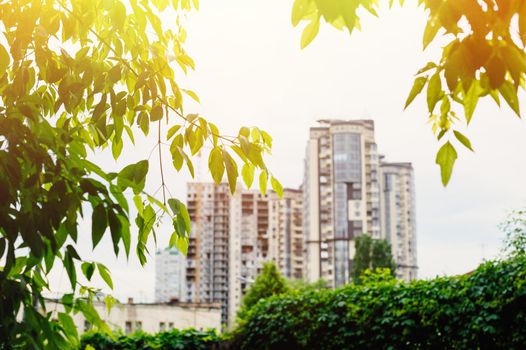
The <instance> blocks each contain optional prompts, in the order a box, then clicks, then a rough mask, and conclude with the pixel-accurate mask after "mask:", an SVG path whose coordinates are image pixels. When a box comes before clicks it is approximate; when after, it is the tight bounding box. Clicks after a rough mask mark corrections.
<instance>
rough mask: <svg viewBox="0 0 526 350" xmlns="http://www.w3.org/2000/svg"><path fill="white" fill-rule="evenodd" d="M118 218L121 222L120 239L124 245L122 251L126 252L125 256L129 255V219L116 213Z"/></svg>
mask: <svg viewBox="0 0 526 350" xmlns="http://www.w3.org/2000/svg"><path fill="white" fill-rule="evenodd" d="M118 218H119V220H120V222H121V239H122V244H123V245H124V251H125V252H126V257H129V255H130V244H131V235H130V221H129V220H128V218H127V217H125V216H123V215H118Z"/></svg>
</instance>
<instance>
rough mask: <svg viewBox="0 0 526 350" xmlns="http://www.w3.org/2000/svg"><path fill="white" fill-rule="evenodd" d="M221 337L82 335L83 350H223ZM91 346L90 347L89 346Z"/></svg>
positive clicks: (179, 333)
mask: <svg viewBox="0 0 526 350" xmlns="http://www.w3.org/2000/svg"><path fill="white" fill-rule="evenodd" d="M221 340H222V338H221V336H220V335H218V334H217V333H216V332H215V330H208V331H197V330H195V329H184V330H177V329H174V330H171V331H167V332H161V333H157V334H148V333H144V332H136V333H133V334H130V335H123V334H121V335H118V334H116V335H114V336H113V337H110V336H109V335H107V334H103V333H95V332H88V333H85V334H84V335H82V338H81V346H80V348H81V349H86V348H88V349H89V346H91V347H92V348H93V349H96V350H150V349H195V350H205V349H221V348H223V346H221V343H220V342H221ZM88 345H89V346H88Z"/></svg>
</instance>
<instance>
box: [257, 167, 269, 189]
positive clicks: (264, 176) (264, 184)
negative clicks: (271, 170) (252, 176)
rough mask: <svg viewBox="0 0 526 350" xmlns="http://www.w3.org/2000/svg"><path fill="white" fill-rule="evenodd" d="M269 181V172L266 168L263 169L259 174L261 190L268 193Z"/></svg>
mask: <svg viewBox="0 0 526 350" xmlns="http://www.w3.org/2000/svg"><path fill="white" fill-rule="evenodd" d="M267 183H268V173H267V171H266V170H263V171H261V174H259V190H260V191H261V193H263V194H267Z"/></svg>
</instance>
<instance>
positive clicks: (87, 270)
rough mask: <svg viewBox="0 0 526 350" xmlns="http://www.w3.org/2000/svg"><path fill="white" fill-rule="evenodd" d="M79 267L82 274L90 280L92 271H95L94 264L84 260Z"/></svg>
mask: <svg viewBox="0 0 526 350" xmlns="http://www.w3.org/2000/svg"><path fill="white" fill-rule="evenodd" d="M81 269H82V273H83V274H84V276H86V278H87V279H88V281H90V280H91V276H93V272H95V265H93V263H89V262H84V263H82V265H81Z"/></svg>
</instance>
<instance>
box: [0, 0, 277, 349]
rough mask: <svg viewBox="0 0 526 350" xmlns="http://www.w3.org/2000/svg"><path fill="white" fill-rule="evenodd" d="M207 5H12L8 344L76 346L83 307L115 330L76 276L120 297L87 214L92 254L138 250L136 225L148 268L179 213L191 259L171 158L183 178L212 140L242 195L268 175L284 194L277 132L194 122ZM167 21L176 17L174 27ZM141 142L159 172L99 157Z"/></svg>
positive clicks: (176, 237)
mask: <svg viewBox="0 0 526 350" xmlns="http://www.w3.org/2000/svg"><path fill="white" fill-rule="evenodd" d="M198 6H199V3H198V1H197V0H192V1H190V0H180V1H179V0H173V1H168V0H152V1H144V0H141V1H138V0H130V1H127V2H123V1H120V0H38V1H35V0H15V1H1V2H0V23H1V28H2V33H1V34H0V258H1V259H2V260H1V261H2V265H3V266H2V268H1V270H0V291H1V293H0V318H1V319H2V325H1V326H0V339H2V341H3V342H5V343H6V344H9V346H11V347H15V348H16V347H23V348H43V347H46V348H60V349H62V348H68V347H72V346H74V345H75V344H76V343H77V337H76V330H75V327H74V325H73V322H72V319H71V317H70V315H69V312H70V311H72V312H82V313H83V314H84V315H85V317H86V319H87V320H88V321H89V322H91V323H92V324H93V325H94V326H95V327H98V328H101V329H107V326H105V324H104V323H103V322H102V320H101V319H100V317H99V316H98V315H97V313H96V312H95V310H94V308H93V307H92V305H91V300H92V299H93V298H94V296H95V294H96V290H94V289H93V288H91V287H90V286H86V285H81V283H80V282H79V279H78V278H77V276H78V275H79V274H83V275H84V276H85V278H86V279H87V280H88V281H89V280H91V278H92V277H93V275H94V274H95V273H96V272H98V274H99V275H100V276H101V277H102V279H103V280H104V281H105V282H106V283H107V284H108V286H109V287H110V288H113V283H112V280H111V275H110V271H109V270H108V268H107V267H106V266H104V265H103V264H101V263H98V262H96V261H92V260H90V258H89V256H84V257H81V256H80V255H79V253H78V251H77V250H78V249H77V248H78V247H77V240H78V226H79V222H80V220H81V218H83V217H91V225H92V226H91V238H92V245H93V248H95V247H96V246H97V245H98V244H99V242H100V241H101V240H102V239H107V240H111V242H112V243H113V248H114V252H115V255H118V254H122V253H124V254H125V255H126V256H128V255H129V254H130V250H131V242H132V238H131V233H132V232H135V230H136V231H137V232H138V233H137V246H136V249H135V250H136V254H137V256H138V258H139V260H140V262H141V263H142V264H144V263H145V262H146V259H147V255H148V251H147V249H146V246H147V242H148V240H149V238H150V237H151V236H152V235H153V236H154V237H155V230H154V227H155V225H154V224H155V223H156V222H157V220H159V218H160V217H162V216H164V217H169V218H170V219H171V220H172V222H173V234H172V235H171V239H170V245H172V246H177V247H178V248H179V249H180V250H181V251H183V252H185V251H186V247H187V244H188V235H189V231H190V219H189V215H188V212H187V209H186V207H185V205H184V204H183V203H182V202H181V201H180V200H178V199H177V198H170V196H169V191H168V189H167V187H166V182H165V178H164V175H163V162H162V159H161V158H162V157H163V154H164V151H165V150H166V151H167V153H168V152H169V156H171V160H172V164H173V167H174V168H175V170H177V171H181V170H182V168H183V166H186V168H187V169H188V171H189V172H190V173H191V174H192V175H193V174H194V167H193V163H192V156H194V155H195V154H196V153H197V152H199V151H200V150H201V149H202V148H203V147H204V146H205V145H206V147H208V148H210V149H211V152H210V157H209V169H210V172H211V174H212V177H213V179H214V180H215V181H216V182H220V181H221V180H222V178H223V176H226V178H227V179H228V183H229V184H230V189H231V190H232V191H234V190H235V187H236V183H237V179H238V176H239V174H240V173H241V175H242V178H243V180H244V182H245V183H246V185H247V186H248V187H250V186H251V185H252V182H253V180H254V177H255V175H256V174H257V175H258V176H259V186H260V188H261V190H262V191H263V192H265V191H266V189H267V184H268V183H269V182H270V184H271V186H272V188H273V189H274V190H275V191H276V192H278V193H281V185H280V184H279V182H278V181H277V180H276V179H275V178H274V177H273V176H272V175H271V173H270V171H269V170H268V168H267V166H266V164H265V162H264V159H263V157H264V155H265V154H266V153H268V152H269V151H270V149H271V147H272V138H271V137H270V135H269V134H268V133H266V132H265V131H263V130H260V129H258V128H255V127H254V128H248V127H242V128H240V130H239V133H238V134H237V135H235V136H224V135H222V134H221V133H220V131H219V129H218V127H217V126H216V125H214V124H213V123H210V122H208V121H207V120H206V119H205V118H203V117H201V116H199V115H196V114H187V113H185V109H184V105H185V103H184V101H185V100H186V98H190V99H193V100H196V101H199V98H198V95H197V94H196V93H195V92H193V91H191V90H188V89H184V88H183V87H182V86H180V84H179V83H178V81H179V80H178V79H177V77H180V76H181V75H182V74H186V73H187V72H189V71H191V70H193V69H194V61H193V60H192V58H191V57H190V56H189V55H188V53H187V52H186V51H185V49H184V43H185V39H186V31H185V29H184V28H183V26H182V25H181V21H180V17H181V16H183V15H185V13H186V12H188V11H190V10H192V9H194V8H197V7H198ZM161 16H163V17H164V16H169V17H170V18H172V19H173V20H172V21H170V25H169V26H166V22H163V21H162V20H161ZM138 133H142V134H144V135H148V134H153V135H154V137H155V138H156V139H157V145H156V148H157V150H158V157H159V163H158V165H157V164H151V163H150V162H149V160H148V159H144V160H141V161H139V162H137V163H134V164H125V166H124V167H122V169H121V170H120V171H118V172H108V171H107V170H105V169H103V168H102V167H101V166H100V165H99V164H95V163H94V162H92V161H90V160H89V158H90V156H91V155H92V154H95V153H99V152H100V151H102V150H104V149H109V150H111V153H112V155H113V157H114V158H115V159H119V157H120V156H121V153H122V150H123V148H124V147H133V143H134V139H135V136H136V135H137V134H138ZM147 156H148V155H147V154H145V158H146V157H147ZM238 164H239V165H238ZM152 166H159V167H160V174H161V177H160V179H158V183H159V186H158V187H159V189H158V191H157V192H156V193H158V195H155V194H152V193H147V192H146V191H145V183H146V179H147V175H148V173H149V171H150V169H151V168H152ZM132 206H133V207H134V209H133V211H132V208H131V207H132ZM132 212H137V215H136V217H135V218H134V219H133V220H132V218H131V217H130V215H131V214H130V213H132ZM133 222H134V225H132V223H133ZM132 226H135V228H134V227H132ZM56 264H62V265H63V266H64V268H65V270H66V272H67V276H68V279H69V282H70V283H71V293H69V294H66V295H64V296H63V297H62V299H61V303H63V304H64V306H65V307H66V312H62V313H59V314H58V315H57V316H56V319H54V318H52V317H55V316H52V314H51V312H50V311H49V310H46V309H45V302H44V298H43V294H42V293H43V291H44V290H46V289H48V288H49V284H48V280H47V275H48V273H49V272H50V271H51V269H52V268H53V266H55V265H56ZM79 295H81V296H82V297H81V298H77V297H76V296H79ZM39 309H43V310H44V312H42V313H41V312H39ZM18 315H20V316H21V318H17V316H18Z"/></svg>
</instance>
